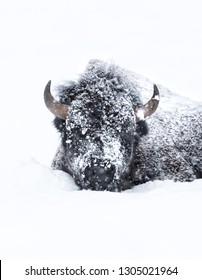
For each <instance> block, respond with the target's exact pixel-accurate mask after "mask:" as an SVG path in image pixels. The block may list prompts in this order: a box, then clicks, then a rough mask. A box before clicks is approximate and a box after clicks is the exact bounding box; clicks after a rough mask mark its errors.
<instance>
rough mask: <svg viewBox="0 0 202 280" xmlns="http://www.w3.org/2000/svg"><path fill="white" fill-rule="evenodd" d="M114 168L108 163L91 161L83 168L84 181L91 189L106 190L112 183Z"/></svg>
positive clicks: (96, 160)
mask: <svg viewBox="0 0 202 280" xmlns="http://www.w3.org/2000/svg"><path fill="white" fill-rule="evenodd" d="M114 173H115V166H114V165H113V164H111V163H109V162H107V161H106V162H105V161H100V160H98V159H92V161H91V164H90V165H89V166H87V167H86V168H85V179H86V181H87V182H88V183H89V184H90V185H91V188H95V189H106V188H107V186H108V184H109V183H110V182H112V181H113V178H114Z"/></svg>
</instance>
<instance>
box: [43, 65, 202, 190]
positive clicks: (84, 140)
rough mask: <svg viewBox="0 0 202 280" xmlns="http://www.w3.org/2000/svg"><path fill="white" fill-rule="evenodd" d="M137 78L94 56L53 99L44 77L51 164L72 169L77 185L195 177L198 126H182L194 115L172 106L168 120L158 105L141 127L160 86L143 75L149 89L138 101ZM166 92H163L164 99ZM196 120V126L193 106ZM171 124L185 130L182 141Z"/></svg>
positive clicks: (119, 185) (201, 160) (201, 164)
mask: <svg viewBox="0 0 202 280" xmlns="http://www.w3.org/2000/svg"><path fill="white" fill-rule="evenodd" d="M145 81H146V80H145ZM140 83H141V80H140V79H139V77H137V78H135V76H134V75H133V74H131V73H130V72H127V71H126V70H123V69H121V68H120V67H118V66H116V65H114V64H107V63H104V62H102V61H99V60H92V61H90V62H89V64H88V66H87V68H86V71H85V72H84V74H83V75H81V76H80V78H79V80H78V81H77V82H67V83H66V84H64V85H60V86H58V88H57V92H58V95H59V99H60V102H57V101H55V100H54V99H53V98H52V96H51V94H50V83H48V85H47V86H46V89H45V102H46V105H47V107H48V108H49V110H50V111H51V112H52V113H53V114H55V116H56V118H55V120H54V125H55V127H56V128H57V129H58V131H59V132H60V133H61V145H60V147H59V149H58V151H57V153H56V156H55V158H54V160H53V164H52V167H53V168H54V169H60V170H63V171H65V172H67V173H69V174H71V175H72V177H73V178H74V179H75V181H76V183H77V185H78V186H79V187H80V188H81V189H92V190H109V191H121V190H125V189H128V188H131V187H132V186H133V185H137V184H140V183H144V182H147V181H149V180H154V179H160V180H164V179H174V180H181V181H189V180H193V179H195V178H199V177H201V172H202V153H201V146H202V145H200V144H201V138H202V135H201V131H202V129H201V127H199V128H198V127H197V130H196V129H195V126H194V125H193V131H192V133H193V134H192V135H190V133H191V132H190V130H189V128H187V129H184V128H185V127H188V126H187V125H189V121H190V120H192V121H195V115H194V117H193V112H192V113H190V114H187V116H186V117H185V121H184V117H183V114H182V116H180V119H179V114H178V113H177V112H175V113H174V115H175V116H176V118H175V120H174V118H173V116H174V115H172V114H171V113H170V112H168V113H169V114H168V115H170V119H168V116H167V115H166V111H167V109H166V110H165V109H164V110H163V109H162V108H158V110H157V112H156V113H155V114H154V115H153V116H152V117H151V118H150V119H149V120H148V124H149V133H148V127H147V124H146V122H145V118H147V117H149V116H150V115H151V114H153V113H154V111H155V110H156V108H157V106H158V100H159V92H158V88H157V87H156V86H155V85H153V84H152V83H151V82H150V81H147V87H146V95H147V93H148V94H149V95H150V94H151V93H152V91H153V97H152V98H151V99H150V100H149V101H148V102H147V103H146V105H145V106H143V101H142V100H143V99H144V96H143V92H144V88H143V89H142V86H141V85H140ZM167 95H168V94H167ZM167 95H165V96H164V94H163V96H162V99H163V97H164V98H165V102H167V97H168V96H167ZM147 100H148V99H147ZM163 102H164V101H163ZM163 102H162V103H163ZM171 103H172V102H171ZM185 103H186V102H185ZM175 106H176V105H175ZM187 106H188V105H187ZM200 106H201V105H200ZM159 107H160V106H159ZM171 107H172V104H171ZM200 108H201V107H200ZM186 109H187V107H186V106H185V107H184V110H186ZM168 111H169V109H168ZM198 120H199V123H200V124H199V126H201V123H202V122H201V120H202V115H201V111H200V110H199V115H198ZM176 124H178V128H179V129H181V130H182V131H181V133H185V131H187V130H188V132H187V133H186V137H188V140H186V137H184V138H185V140H184V142H183V141H182V138H183V137H181V134H180V133H179V129H176ZM182 128H183V129H182ZM166 130H167V131H166ZM170 133H172V134H173V133H174V134H175V136H174V137H172V136H171V135H170ZM193 135H194V141H192V142H193V143H194V144H193V143H190V145H192V147H191V148H189V144H188V143H189V142H188V141H189V138H191V137H192V138H193ZM162 136H165V139H164V138H162ZM186 141H187V142H186ZM185 142H186V143H185ZM199 142H200V143H199ZM185 145H187V146H186V147H185Z"/></svg>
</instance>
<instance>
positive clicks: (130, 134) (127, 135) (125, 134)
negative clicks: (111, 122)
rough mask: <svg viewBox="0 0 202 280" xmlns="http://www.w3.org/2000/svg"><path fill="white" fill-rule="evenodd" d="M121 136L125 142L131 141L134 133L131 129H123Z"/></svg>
mask: <svg viewBox="0 0 202 280" xmlns="http://www.w3.org/2000/svg"><path fill="white" fill-rule="evenodd" d="M121 138H122V139H123V140H124V141H126V142H132V141H133V138H134V133H133V132H132V131H123V132H122V133H121Z"/></svg>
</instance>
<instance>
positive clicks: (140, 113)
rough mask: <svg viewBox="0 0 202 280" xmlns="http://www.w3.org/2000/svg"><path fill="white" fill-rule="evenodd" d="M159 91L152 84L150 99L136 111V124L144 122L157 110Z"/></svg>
mask: <svg viewBox="0 0 202 280" xmlns="http://www.w3.org/2000/svg"><path fill="white" fill-rule="evenodd" d="M159 99H160V95H159V90H158V87H157V86H156V85H155V84H154V93H153V96H152V98H151V99H150V100H149V101H148V102H147V103H146V104H145V105H144V106H143V107H141V108H138V109H136V112H135V115H136V122H139V121H142V120H145V119H146V118H148V117H150V116H151V115H152V114H153V113H154V112H155V111H156V109H157V107H158V105H159Z"/></svg>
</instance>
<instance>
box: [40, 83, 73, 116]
mask: <svg viewBox="0 0 202 280" xmlns="http://www.w3.org/2000/svg"><path fill="white" fill-rule="evenodd" d="M50 88H51V81H49V82H48V83H47V85H46V87H45V90H44V101H45V104H46V107H47V108H48V109H49V110H50V111H51V113H53V114H54V115H55V116H56V117H58V118H60V119H62V120H66V118H67V114H68V111H69V107H70V106H68V105H66V104H62V103H59V102H58V101H57V100H55V99H54V98H53V96H52V95H51V92H50Z"/></svg>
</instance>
